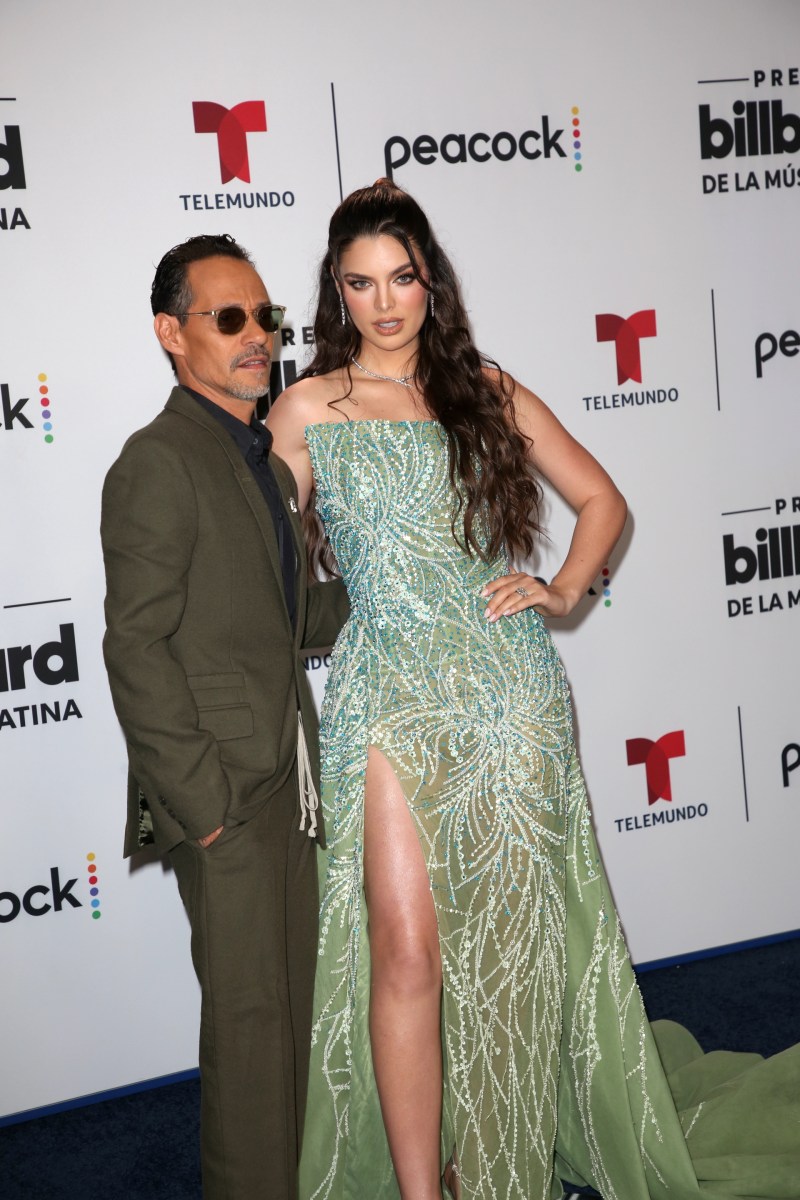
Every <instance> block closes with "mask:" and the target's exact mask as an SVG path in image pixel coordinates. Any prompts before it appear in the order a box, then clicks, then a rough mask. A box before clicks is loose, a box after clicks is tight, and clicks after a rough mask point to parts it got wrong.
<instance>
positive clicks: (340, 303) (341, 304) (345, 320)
mask: <svg viewBox="0 0 800 1200" xmlns="http://www.w3.org/2000/svg"><path fill="white" fill-rule="evenodd" d="M339 307H340V309H341V310H342V324H343V325H346V324H347V309H346V308H345V306H344V300H343V299H342V293H341V292H340V293H339Z"/></svg>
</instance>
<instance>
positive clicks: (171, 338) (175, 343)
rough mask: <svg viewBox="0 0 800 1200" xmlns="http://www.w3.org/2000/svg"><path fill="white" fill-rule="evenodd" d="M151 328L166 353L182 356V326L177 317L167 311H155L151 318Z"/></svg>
mask: <svg viewBox="0 0 800 1200" xmlns="http://www.w3.org/2000/svg"><path fill="white" fill-rule="evenodd" d="M153 329H155V331H156V337H157V338H158V340H159V341H160V342H161V345H162V346H163V347H164V349H165V350H166V351H167V353H168V354H172V355H178V356H179V357H183V354H184V349H183V338H182V336H181V331H182V326H181V323H180V321H179V319H178V318H177V317H173V316H171V315H170V314H169V313H156V315H155V318H154V319H153Z"/></svg>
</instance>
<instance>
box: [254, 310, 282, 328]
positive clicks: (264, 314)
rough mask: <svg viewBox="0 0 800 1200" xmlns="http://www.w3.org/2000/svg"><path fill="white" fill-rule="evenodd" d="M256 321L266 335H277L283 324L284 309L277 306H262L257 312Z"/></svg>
mask: <svg viewBox="0 0 800 1200" xmlns="http://www.w3.org/2000/svg"><path fill="white" fill-rule="evenodd" d="M256 320H257V321H258V323H259V325H260V326H261V328H262V329H263V330H264V332H265V333H276V332H277V330H279V329H280V327H281V325H282V324H283V309H282V308H281V307H280V306H279V305H275V304H262V306H261V308H259V309H258V310H257V311H256Z"/></svg>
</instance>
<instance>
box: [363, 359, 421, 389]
mask: <svg viewBox="0 0 800 1200" xmlns="http://www.w3.org/2000/svg"><path fill="white" fill-rule="evenodd" d="M350 362H351V363H352V364H353V366H354V367H358V369H359V371H363V372H364V374H365V375H371V376H372V378H373V379H382V380H383V382H384V383H399V384H400V386H401V387H404V388H410V387H411V384H410V383H409V382H408V381H409V379H413V378H414V372H413V371H412V372H411V374H410V375H401V376H400V378H399V379H395V377H394V375H379V374H378V372H377V371H370V369H369V367H362V365H361V363H360V362H359V361H358V359H357V358H351V359H350Z"/></svg>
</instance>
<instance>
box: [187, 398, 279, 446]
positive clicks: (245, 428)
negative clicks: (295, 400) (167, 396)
mask: <svg viewBox="0 0 800 1200" xmlns="http://www.w3.org/2000/svg"><path fill="white" fill-rule="evenodd" d="M183 390H184V391H185V392H188V393H189V395H190V396H192V397H193V398H194V399H195V400H196V401H197V403H198V404H199V405H200V407H201V408H204V409H205V411H206V412H207V413H210V414H211V416H212V417H214V418H216V420H217V421H219V423H220V425H222V427H223V428H224V429H227V431H228V433H229V434H230V435H231V437H232V438H233V440H234V441H235V442H236V445H237V446H238V447H239V449H240V450H241V452H242V454H247V453H248V451H250V450H252V449H254V448H255V449H257V450H258V451H259V453H260V454H269V451H270V448H271V446H272V432H271V431H270V430H269V429H267V427H266V425H263V424H262V423H261V421H259V420H258V419H257V418H256V416H255V414H254V415H253V418H252V420H251V421H250V424H249V425H246V424H245V423H244V421H240V420H239V418H238V417H234V416H233V414H232V413H229V412H227V411H226V409H224V408H221V407H220V405H219V404H215V403H214V401H213V400H209V399H208V397H207V396H203V395H201V393H200V392H196V391H195V390H194V388H189V387H184V389H183Z"/></svg>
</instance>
